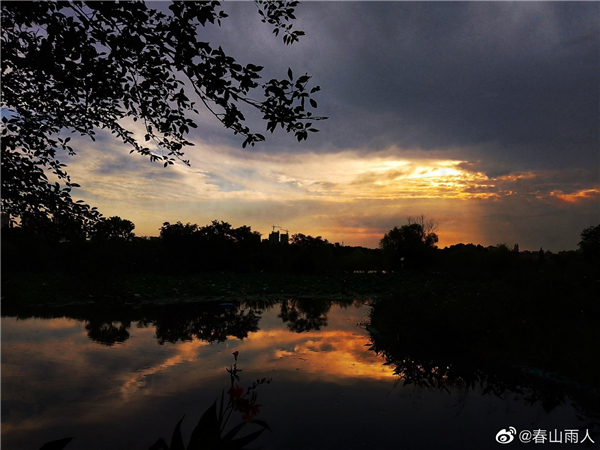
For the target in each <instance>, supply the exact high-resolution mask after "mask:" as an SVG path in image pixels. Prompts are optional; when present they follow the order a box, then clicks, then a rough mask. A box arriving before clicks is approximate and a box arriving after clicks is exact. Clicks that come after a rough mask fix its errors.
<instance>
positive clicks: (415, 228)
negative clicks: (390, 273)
mask: <svg viewBox="0 0 600 450" xmlns="http://www.w3.org/2000/svg"><path fill="white" fill-rule="evenodd" d="M436 229H437V223H436V222H435V221H434V220H430V221H426V220H425V217H424V216H420V217H419V218H417V219H413V218H412V217H409V218H408V224H407V225H402V226H401V227H400V228H398V227H394V228H392V229H391V230H390V231H389V232H387V233H386V234H385V235H384V236H383V238H382V239H381V240H380V241H379V248H380V249H382V250H383V251H384V252H385V253H386V254H387V255H388V257H389V258H390V259H391V262H392V265H395V266H402V265H403V263H402V262H401V261H404V260H406V261H407V262H408V264H409V265H412V264H413V263H414V262H415V261H416V262H418V263H421V262H422V259H423V256H424V255H425V254H426V252H428V251H429V250H431V249H434V248H436V244H437V242H438V236H437V234H436V233H435V230H436Z"/></svg>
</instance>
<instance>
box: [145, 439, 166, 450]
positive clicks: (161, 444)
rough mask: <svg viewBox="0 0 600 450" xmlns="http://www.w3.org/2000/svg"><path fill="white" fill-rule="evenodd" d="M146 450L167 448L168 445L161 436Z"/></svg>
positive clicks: (164, 449)
mask: <svg viewBox="0 0 600 450" xmlns="http://www.w3.org/2000/svg"><path fill="white" fill-rule="evenodd" d="M148 450H169V446H168V445H167V443H166V442H165V440H164V439H163V438H160V439H159V440H158V441H156V442H155V443H154V444H153V445H152V447H150V448H149V449H148Z"/></svg>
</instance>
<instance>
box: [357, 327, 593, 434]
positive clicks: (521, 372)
mask: <svg viewBox="0 0 600 450" xmlns="http://www.w3.org/2000/svg"><path fill="white" fill-rule="evenodd" d="M388 320H392V319H391V318H390V319H388ZM372 323H373V322H371V324H369V325H367V326H366V329H367V331H368V332H369V337H370V340H371V343H370V347H369V349H370V350H371V351H373V352H375V353H377V354H378V355H380V356H382V357H383V358H384V359H385V363H384V364H385V365H388V366H390V367H391V368H392V369H393V372H394V374H395V375H397V376H398V377H399V381H402V382H403V385H404V386H406V385H414V386H417V387H419V388H424V389H439V390H442V391H446V392H450V391H451V390H455V391H459V392H462V393H463V394H466V393H467V392H468V391H480V392H481V394H482V395H489V394H493V395H495V396H497V397H499V398H505V397H506V396H507V395H509V394H514V395H516V396H517V398H520V399H521V400H522V401H524V402H525V403H526V404H528V405H534V404H541V406H542V408H543V409H544V410H545V411H546V412H547V413H550V412H551V411H552V410H554V409H555V408H556V407H557V406H559V405H563V404H567V403H570V404H571V405H572V406H573V407H574V408H575V410H576V411H577V412H578V413H579V414H580V415H581V416H583V417H585V418H586V420H589V423H588V424H587V425H585V426H586V427H587V428H589V429H590V430H591V432H592V433H593V435H594V436H596V435H597V433H598V431H599V430H600V398H599V396H598V393H597V392H596V391H595V390H594V389H593V388H591V387H589V386H585V385H581V384H579V383H577V382H574V381H569V380H567V379H566V378H564V377H559V376H557V375H556V374H555V373H550V372H546V371H542V370H539V369H532V368H529V367H525V366H510V367H502V366H499V365H494V364H490V363H489V362H487V363H484V362H478V361H476V360H474V359H473V358H470V357H468V356H465V355H461V354H459V352H452V351H451V350H449V349H448V348H446V349H444V350H442V351H436V350H434V349H431V348H428V347H427V345H422V344H421V343H420V342H422V341H421V337H419V336H414V337H413V339H410V338H408V339H405V338H406V336H403V338H402V339H400V338H399V335H396V336H393V335H392V333H387V334H382V333H380V332H379V331H378V329H376V328H374V327H372ZM457 350H459V349H457ZM465 398H466V396H465ZM580 418H581V417H580ZM581 420H584V419H583V418H581Z"/></svg>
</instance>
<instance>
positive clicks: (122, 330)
mask: <svg viewBox="0 0 600 450" xmlns="http://www.w3.org/2000/svg"><path fill="white" fill-rule="evenodd" d="M129 327H131V321H129V320H128V321H126V322H119V321H112V320H105V319H101V318H95V317H94V318H91V319H89V321H88V323H87V324H86V325H85V329H86V330H88V336H89V338H90V339H91V340H92V341H96V342H99V343H101V344H103V345H107V346H109V347H110V346H111V345H114V344H116V343H122V342H125V341H126V340H127V339H129V331H128V330H129Z"/></svg>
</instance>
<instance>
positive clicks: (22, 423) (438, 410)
mask: <svg viewBox="0 0 600 450" xmlns="http://www.w3.org/2000/svg"><path fill="white" fill-rule="evenodd" d="M368 310H369V306H368V305H366V304H365V303H364V302H332V301H323V302H320V301H316V300H307V301H285V302H277V303H270V304H258V303H237V302H232V304H230V305H229V304H192V305H187V306H185V305H183V306H181V305H180V306H163V307H156V308H154V309H147V310H144V311H141V310H138V311H129V312H127V313H125V312H112V313H111V312H106V311H104V312H102V313H100V312H98V311H91V312H90V311H87V312H86V311H84V312H77V313H75V312H74V313H72V314H66V315H65V316H64V317H52V318H15V317H3V318H2V448H3V449H4V450H11V449H18V450H20V449H38V448H39V447H41V445H42V444H43V443H45V442H48V441H51V440H55V439H60V438H64V437H71V436H72V437H74V439H73V441H72V442H71V443H70V444H69V445H68V446H67V450H77V449H82V450H83V449H87V450H94V449H107V448H111V449H147V448H148V447H150V446H151V445H152V444H153V443H154V442H155V441H156V440H157V439H158V438H159V437H163V438H165V439H166V440H167V442H169V441H170V437H171V433H172V431H173V428H174V426H175V424H176V423H177V421H178V420H179V419H180V418H181V417H182V416H183V415H184V414H185V415H186V418H185V420H184V422H183V430H182V431H183V436H184V441H185V442H187V440H188V439H189V436H190V434H191V431H192V429H193V427H194V426H195V424H196V423H197V421H198V420H199V418H200V416H201V414H202V413H203V412H204V410H205V409H206V408H207V407H208V406H209V405H210V404H211V403H212V402H213V401H214V400H215V399H216V398H217V397H219V396H220V395H221V392H222V390H223V389H225V390H227V389H228V388H229V377H228V374H227V372H226V371H225V368H226V367H228V366H230V365H231V364H232V363H233V356H232V353H233V352H234V351H238V352H239V365H240V367H241V368H242V369H243V372H242V373H241V382H240V385H241V386H242V387H244V386H248V385H250V384H251V383H252V382H253V381H255V380H256V379H259V378H264V377H267V378H271V379H272V382H271V383H270V384H265V385H261V386H260V387H259V388H258V395H259V403H260V404H261V405H262V406H261V413H260V415H259V418H260V419H262V420H264V421H266V422H267V423H268V424H269V425H270V427H271V429H272V432H265V433H263V435H262V436H261V437H260V438H259V440H257V441H256V442H255V444H256V445H254V447H256V446H262V447H263V448H266V449H341V448H344V449H370V448H373V449H381V448H410V449H420V448H423V449H428V448H444V449H454V448H456V449H459V448H460V449H465V448H480V449H486V448H499V447H502V446H500V444H497V443H496V441H495V436H496V434H497V433H498V431H500V430H501V429H503V428H508V427H510V426H513V427H515V428H516V429H517V430H523V429H544V430H548V431H549V430H566V429H576V428H577V427H581V426H584V425H586V424H587V423H588V422H589V420H588V419H589V418H587V417H580V418H578V415H579V416H581V411H579V410H578V409H577V408H576V407H575V406H574V405H573V404H572V403H570V402H565V403H563V404H561V405H559V406H558V407H553V408H552V409H551V410H550V411H547V409H548V408H545V407H544V405H543V401H531V399H530V400H529V401H528V400H527V395H526V392H524V391H519V390H518V389H516V390H515V391H514V392H513V391H511V390H510V389H508V390H506V389H505V390H504V391H503V392H502V393H498V392H496V394H498V395H494V392H493V391H490V389H487V390H486V389H485V386H483V385H481V386H479V385H473V386H466V385H465V384H464V383H463V384H461V383H460V382H457V381H456V380H454V381H453V382H452V383H446V384H445V385H444V386H443V389H440V388H436V387H424V386H422V385H421V386H416V385H414V384H410V385H406V386H404V385H403V382H404V380H403V379H401V378H399V377H398V375H397V374H395V371H394V369H395V368H396V367H395V366H394V364H392V363H391V362H390V358H389V357H388V358H387V359H386V358H384V357H383V356H381V355H379V354H376V353H375V352H374V351H372V350H370V346H371V345H372V343H373V342H372V336H371V334H370V333H369V331H367V329H366V328H365V324H366V322H367V321H368V320H367V319H368ZM52 315H56V314H50V316H52ZM92 317H93V319H91V318H92ZM396 372H397V370H396ZM241 420H242V419H241V417H239V416H235V415H234V416H232V418H231V421H230V424H231V425H234V424H236V423H238V422H239V421H241ZM583 436H584V434H583V433H581V434H580V439H581V438H583ZM594 440H595V441H596V442H598V439H597V438H594ZM519 445H520V444H519V443H518V442H513V443H511V445H510V447H515V446H519ZM530 445H535V444H533V443H532V444H530ZM545 445H546V446H553V447H557V448H569V447H573V448H585V445H583V444H577V445H576V446H573V445H571V446H570V445H567V444H562V445H558V444H550V443H548V442H546V444H545ZM250 447H253V446H252V445H251V446H250Z"/></svg>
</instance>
